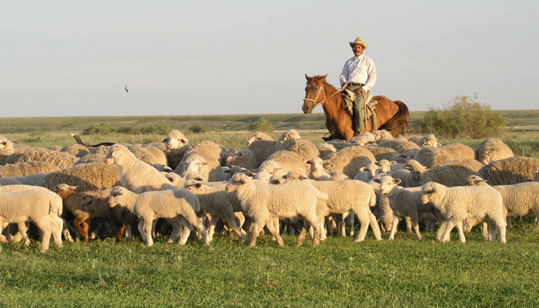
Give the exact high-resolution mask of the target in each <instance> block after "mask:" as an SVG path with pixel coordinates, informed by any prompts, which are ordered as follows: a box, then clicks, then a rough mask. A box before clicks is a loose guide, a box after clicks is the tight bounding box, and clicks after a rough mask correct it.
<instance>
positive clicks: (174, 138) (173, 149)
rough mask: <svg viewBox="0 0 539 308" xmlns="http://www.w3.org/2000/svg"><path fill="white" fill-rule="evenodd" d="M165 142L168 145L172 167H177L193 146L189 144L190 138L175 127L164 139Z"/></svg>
mask: <svg viewBox="0 0 539 308" xmlns="http://www.w3.org/2000/svg"><path fill="white" fill-rule="evenodd" d="M163 142H165V145H166V154H167V160H168V165H169V166H170V168H172V169H176V166H178V164H179V163H180V161H181V160H182V159H183V156H184V154H185V152H187V151H188V150H189V149H190V148H191V147H190V146H189V140H188V139H187V137H185V135H184V134H183V133H182V132H181V131H179V130H177V129H173V130H171V131H170V132H169V133H168V135H167V136H166V137H165V139H163Z"/></svg>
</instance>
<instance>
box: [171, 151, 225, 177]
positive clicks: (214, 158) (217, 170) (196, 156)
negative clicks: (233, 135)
mask: <svg viewBox="0 0 539 308" xmlns="http://www.w3.org/2000/svg"><path fill="white" fill-rule="evenodd" d="M225 151H226V149H225V148H224V147H223V146H222V145H219V144H217V143H215V142H212V141H202V142H200V143H197V144H196V145H194V146H193V147H192V148H191V149H189V150H188V151H187V152H185V154H184V156H183V159H182V161H181V162H180V163H179V164H178V166H176V168H175V169H174V172H176V173H178V174H180V175H182V176H185V173H186V172H187V170H190V168H191V167H190V165H191V164H192V163H193V162H195V161H198V162H200V163H199V164H200V165H204V166H205V167H204V168H205V170H207V171H204V172H201V171H195V172H197V173H199V174H201V175H205V174H206V173H207V176H208V177H207V179H206V180H208V181H212V182H214V181H222V180H224V179H225V174H224V172H223V169H222V168H221V162H220V160H221V156H222V154H223V153H224V152H225ZM202 158H203V159H202Z"/></svg>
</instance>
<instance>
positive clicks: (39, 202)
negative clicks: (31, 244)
mask: <svg viewBox="0 0 539 308" xmlns="http://www.w3.org/2000/svg"><path fill="white" fill-rule="evenodd" d="M61 213H62V200H61V199H60V197H58V196H57V195H56V194H54V193H52V192H51V191H43V190H23V191H15V192H2V191H0V234H1V233H2V229H3V227H4V225H5V224H6V223H16V224H17V226H18V227H19V232H20V233H21V235H22V236H23V240H24V241H25V242H28V238H27V237H26V224H25V222H26V221H30V222H32V223H34V224H35V225H36V226H37V227H38V229H39V230H40V232H41V252H45V251H47V250H48V249H49V241H50V238H51V235H52V236H53V238H54V242H55V244H56V245H57V246H58V247H62V239H61V235H60V233H61V225H60V226H58V223H59V219H60V218H59V217H58V215H59V214H61Z"/></svg>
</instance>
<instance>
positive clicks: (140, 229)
mask: <svg viewBox="0 0 539 308" xmlns="http://www.w3.org/2000/svg"><path fill="white" fill-rule="evenodd" d="M137 229H138V232H139V233H140V237H142V241H143V242H144V243H146V232H144V220H142V219H141V220H140V221H139V222H138V225H137Z"/></svg>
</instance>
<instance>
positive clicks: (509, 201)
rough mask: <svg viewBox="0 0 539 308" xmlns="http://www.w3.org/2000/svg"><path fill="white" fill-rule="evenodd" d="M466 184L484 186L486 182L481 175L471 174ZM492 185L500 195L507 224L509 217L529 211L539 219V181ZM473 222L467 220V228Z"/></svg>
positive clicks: (538, 225)
mask: <svg viewBox="0 0 539 308" xmlns="http://www.w3.org/2000/svg"><path fill="white" fill-rule="evenodd" d="M466 185H469V186H484V185H488V184H487V182H486V181H485V180H484V179H482V178H481V177H479V176H476V175H472V176H470V177H468V179H467V181H466ZM492 187H494V189H496V190H497V191H498V192H499V193H500V194H501V195H502V200H503V206H504V209H505V210H506V211H504V214H505V215H506V216H507V218H508V224H510V219H509V217H518V216H526V215H528V214H531V213H533V214H534V215H535V217H536V218H537V219H539V183H537V182H524V183H518V184H512V185H496V186H492ZM474 224H475V222H474V221H468V222H467V225H468V228H470V229H471V226H473V225H474ZM537 227H539V221H538V222H537Z"/></svg>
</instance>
